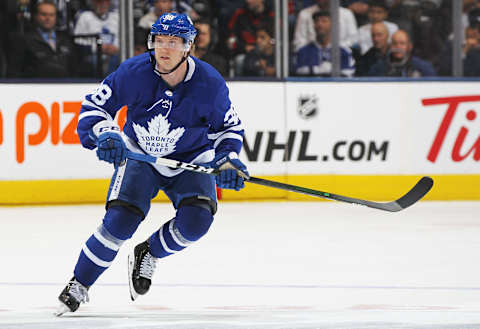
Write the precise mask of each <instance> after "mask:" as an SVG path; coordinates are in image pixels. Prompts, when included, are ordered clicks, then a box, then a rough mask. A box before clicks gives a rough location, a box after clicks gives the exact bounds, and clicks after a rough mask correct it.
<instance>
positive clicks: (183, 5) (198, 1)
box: [177, 0, 214, 21]
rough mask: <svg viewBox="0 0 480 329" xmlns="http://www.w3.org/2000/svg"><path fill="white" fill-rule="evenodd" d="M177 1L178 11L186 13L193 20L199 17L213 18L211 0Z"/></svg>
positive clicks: (211, 19)
mask: <svg viewBox="0 0 480 329" xmlns="http://www.w3.org/2000/svg"><path fill="white" fill-rule="evenodd" d="M177 2H178V4H177V9H178V11H179V12H182V13H185V14H187V15H188V16H190V18H191V19H192V20H194V21H196V20H199V19H206V20H210V21H213V20H214V15H213V10H212V9H213V5H212V3H211V2H212V0H184V1H177Z"/></svg>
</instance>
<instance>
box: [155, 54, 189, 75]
mask: <svg viewBox="0 0 480 329" xmlns="http://www.w3.org/2000/svg"><path fill="white" fill-rule="evenodd" d="M188 55H190V51H189V52H187V54H186V55H185V56H183V57H182V59H181V60H180V61H179V62H178V64H177V65H175V66H174V67H173V69H171V70H169V71H168V72H160V71H159V70H157V65H155V63H156V60H155V56H154V55H152V53H151V52H150V59H151V60H152V63H153V69H154V70H155V72H157V73H158V74H170V73H172V72H173V71H175V70H176V69H178V67H179V66H180V65H182V63H183V62H185V60H186V59H187V58H188Z"/></svg>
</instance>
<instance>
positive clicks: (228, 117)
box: [223, 106, 240, 127]
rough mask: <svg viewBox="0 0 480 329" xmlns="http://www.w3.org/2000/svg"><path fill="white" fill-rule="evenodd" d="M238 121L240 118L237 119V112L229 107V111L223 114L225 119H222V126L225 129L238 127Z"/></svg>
mask: <svg viewBox="0 0 480 329" xmlns="http://www.w3.org/2000/svg"><path fill="white" fill-rule="evenodd" d="M239 121H240V118H239V117H238V114H237V112H236V111H235V109H234V108H233V106H230V109H229V110H228V111H227V113H225V118H224V119H223V122H224V125H225V126H226V127H228V126H235V125H238V122H239Z"/></svg>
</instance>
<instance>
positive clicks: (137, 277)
mask: <svg viewBox="0 0 480 329" xmlns="http://www.w3.org/2000/svg"><path fill="white" fill-rule="evenodd" d="M156 265H157V258H155V257H153V256H152V254H150V248H149V245H148V240H147V241H145V242H143V243H140V244H139V245H137V246H136V247H135V248H134V249H133V252H132V253H130V255H128V285H129V286H130V297H131V298H132V300H135V299H137V297H138V295H145V294H146V293H147V292H148V289H150V285H151V284H152V275H153V272H154V271H155V267H156Z"/></svg>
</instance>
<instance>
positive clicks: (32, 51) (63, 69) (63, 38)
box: [9, 0, 75, 78]
mask: <svg viewBox="0 0 480 329" xmlns="http://www.w3.org/2000/svg"><path fill="white" fill-rule="evenodd" d="M56 15H57V8H56V6H55V4H54V3H53V2H52V1H48V0H45V1H43V2H40V3H38V4H37V6H36V10H35V13H34V26H33V29H32V30H30V31H27V32H26V33H25V35H24V36H23V37H21V36H19V38H20V40H18V42H17V43H16V45H15V46H14V47H12V53H11V56H10V61H9V76H11V77H23V78H67V77H71V76H72V75H73V64H74V63H75V52H74V46H73V43H72V41H71V39H70V37H69V36H68V35H66V34H64V33H63V32H59V31H55V26H56Z"/></svg>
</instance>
